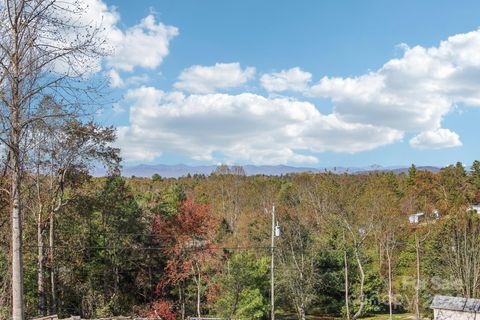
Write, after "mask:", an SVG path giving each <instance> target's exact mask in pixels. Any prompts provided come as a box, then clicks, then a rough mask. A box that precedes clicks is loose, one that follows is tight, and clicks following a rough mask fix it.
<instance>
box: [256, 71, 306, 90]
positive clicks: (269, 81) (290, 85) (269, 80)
mask: <svg viewBox="0 0 480 320" xmlns="http://www.w3.org/2000/svg"><path fill="white" fill-rule="evenodd" d="M311 79H312V74H311V73H310V72H306V71H303V70H301V69H300V68H299V67H295V68H291V69H288V70H282V71H280V72H274V73H268V74H264V75H263V76H262V77H261V78H260V82H261V84H262V87H264V88H265V90H267V91H269V92H282V91H304V90H305V89H307V86H308V84H309V82H310V81H311Z"/></svg>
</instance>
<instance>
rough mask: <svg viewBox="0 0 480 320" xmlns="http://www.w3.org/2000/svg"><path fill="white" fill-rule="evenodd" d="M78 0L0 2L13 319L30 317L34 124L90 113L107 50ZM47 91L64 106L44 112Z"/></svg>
mask: <svg viewBox="0 0 480 320" xmlns="http://www.w3.org/2000/svg"><path fill="white" fill-rule="evenodd" d="M82 12H84V8H82V5H81V3H80V2H78V1H57V0H2V1H1V2H0V125H1V131H0V141H1V142H2V143H3V144H4V145H5V149H6V152H7V163H6V166H7V172H8V177H9V178H10V190H9V197H10V206H11V267H12V268H11V269H12V319H14V320H21V319H24V306H23V259H22V195H21V189H22V188H21V187H22V177H23V173H24V160H25V153H26V143H25V142H26V140H27V139H28V137H29V134H28V131H29V128H30V127H31V126H32V125H33V124H35V123H36V122H37V121H39V120H42V119H44V118H45V117H51V116H54V117H64V116H77V117H81V116H85V115H86V112H85V107H88V106H89V105H92V104H93V102H94V100H93V98H94V96H96V93H97V92H98V91H97V89H98V86H97V85H95V84H92V83H91V82H89V81H87V80H89V75H91V74H92V73H93V72H94V71H96V70H94V69H95V66H97V64H95V63H93V61H95V59H97V58H98V57H99V56H101V54H102V53H103V48H104V42H103V40H101V39H99V38H98V37H97V35H98V32H99V28H97V27H96V26H89V25H82V23H81V22H80V19H79V18H78V17H79V16H81V13H82ZM45 96H52V97H54V98H55V99H56V101H57V102H58V103H57V105H58V106H61V107H60V112H56V113H55V114H51V113H42V112H39V110H40V108H41V107H40V106H41V101H42V100H43V99H44V97H45Z"/></svg>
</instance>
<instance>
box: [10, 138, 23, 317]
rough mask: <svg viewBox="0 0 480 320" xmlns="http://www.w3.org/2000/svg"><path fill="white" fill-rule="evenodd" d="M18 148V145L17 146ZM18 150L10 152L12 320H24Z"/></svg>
mask: <svg viewBox="0 0 480 320" xmlns="http://www.w3.org/2000/svg"><path fill="white" fill-rule="evenodd" d="M17 146H18V144H17ZM18 152H19V151H18V150H13V151H12V159H13V160H12V161H11V170H12V172H11V175H12V189H11V204H12V213H11V214H12V217H11V219H12V221H11V222H12V226H11V227H12V319H13V320H24V316H25V312H24V304H23V254H22V213H21V208H20V176H21V173H20V159H19V155H18Z"/></svg>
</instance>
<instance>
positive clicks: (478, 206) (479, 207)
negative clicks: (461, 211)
mask: <svg viewBox="0 0 480 320" xmlns="http://www.w3.org/2000/svg"><path fill="white" fill-rule="evenodd" d="M467 211H476V212H477V213H480V204H472V205H470V207H469V208H468V209H467Z"/></svg>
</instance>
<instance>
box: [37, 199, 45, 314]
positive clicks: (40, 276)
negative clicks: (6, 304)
mask: <svg viewBox="0 0 480 320" xmlns="http://www.w3.org/2000/svg"><path fill="white" fill-rule="evenodd" d="M37 219H38V220H37V244H38V256H37V286H38V314H39V315H42V316H45V315H46V311H47V310H46V308H45V277H44V272H45V271H44V242H43V226H42V209H41V208H40V209H39V211H38V217H37Z"/></svg>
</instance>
